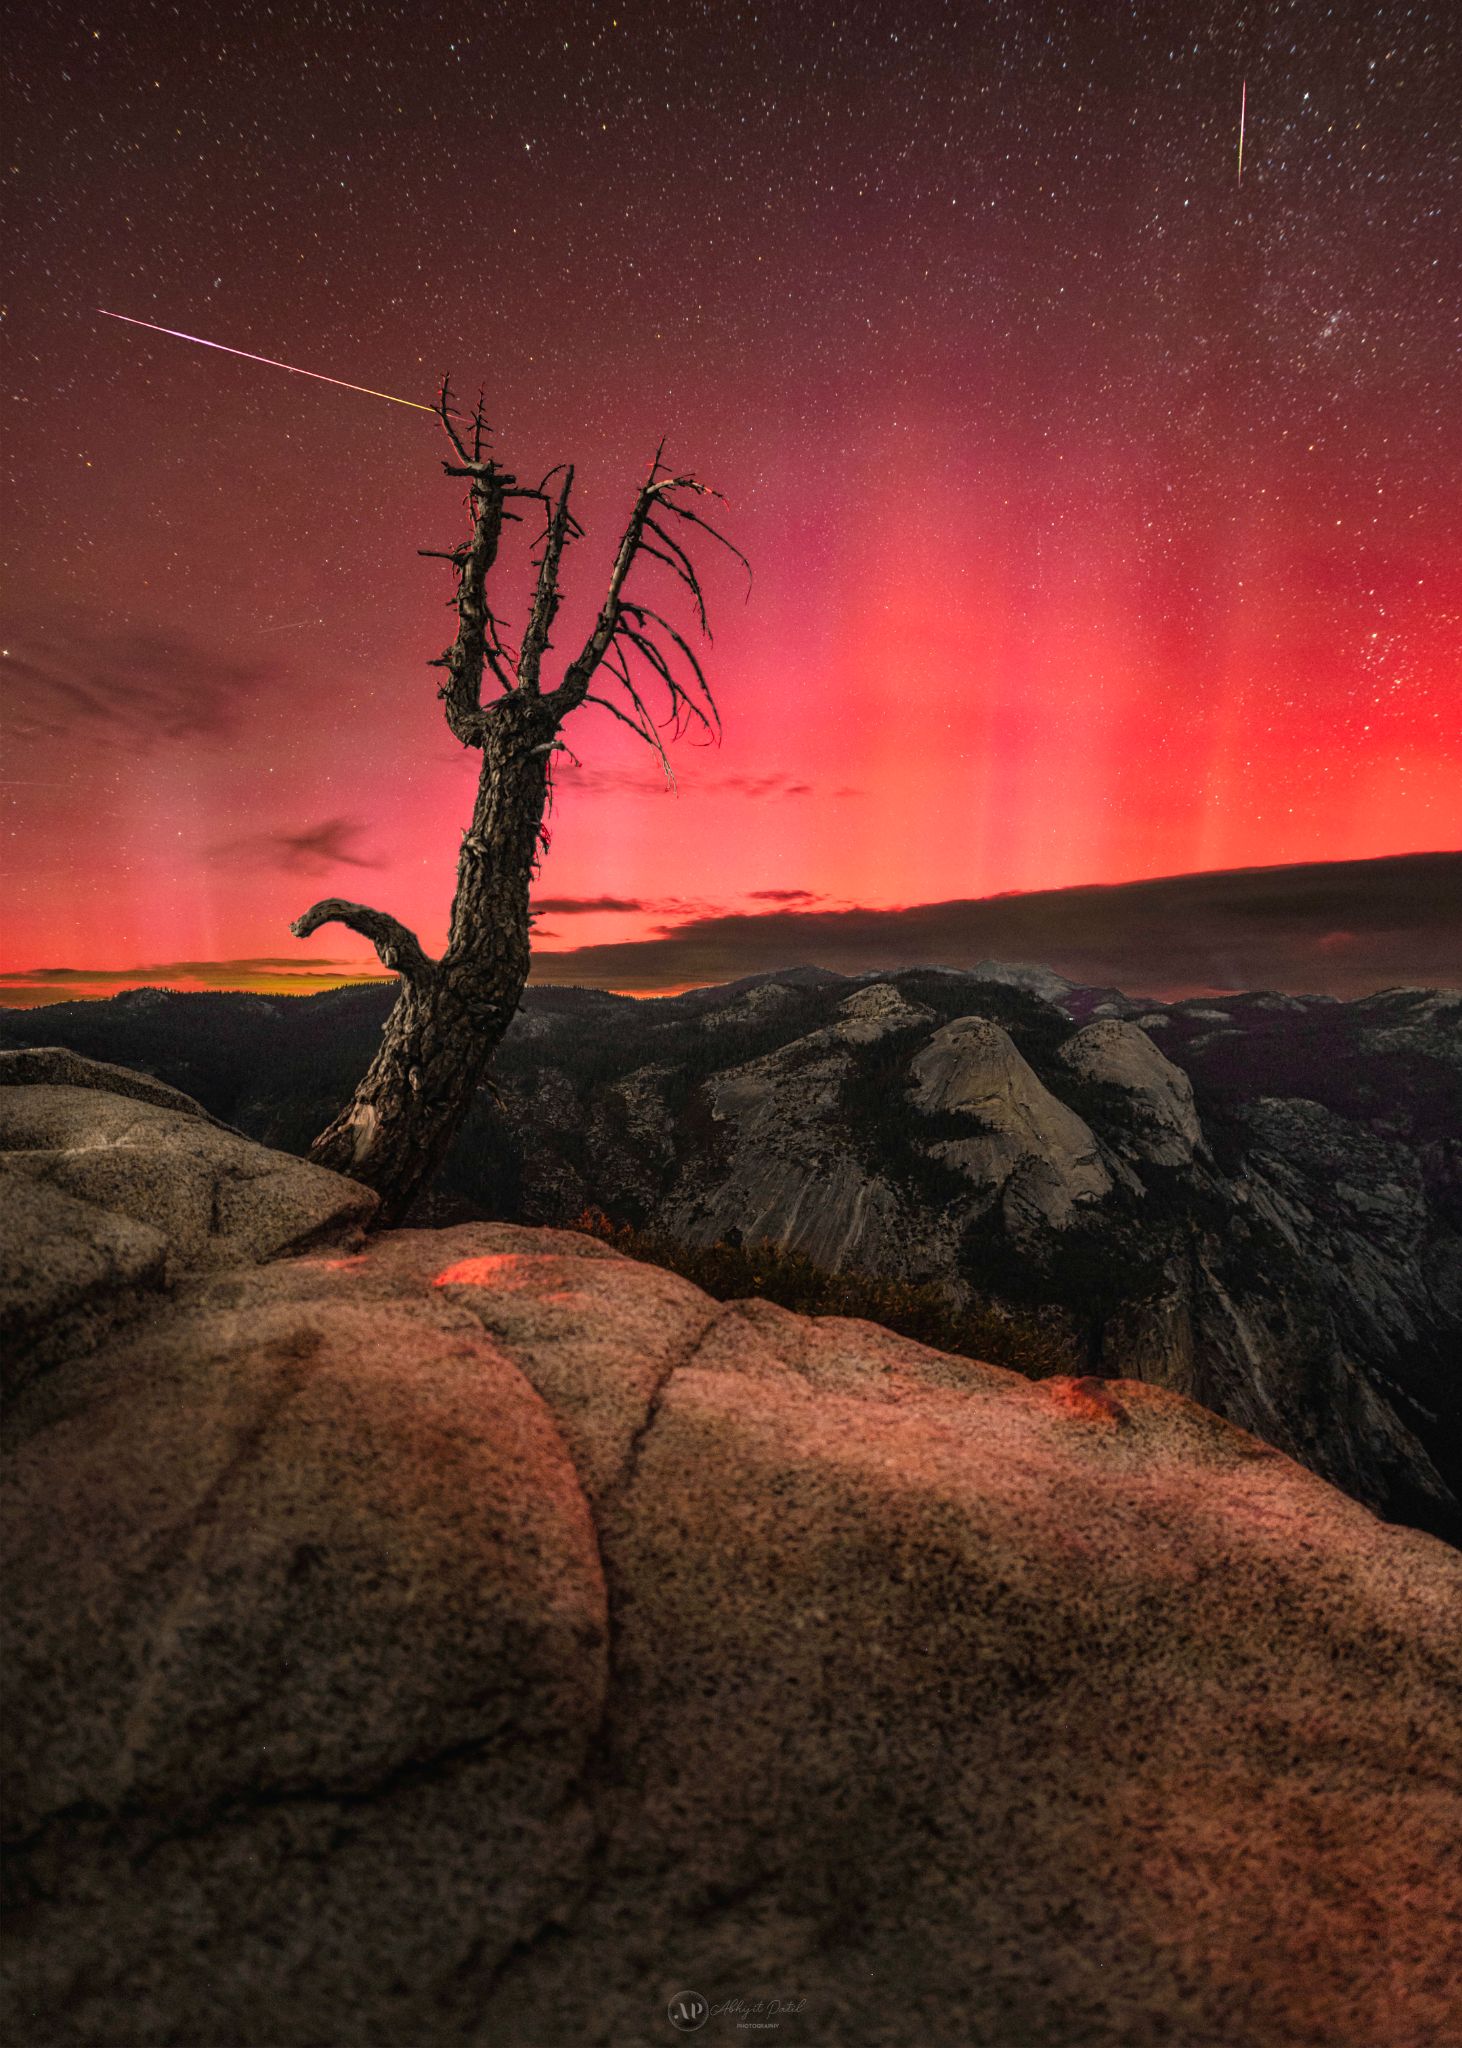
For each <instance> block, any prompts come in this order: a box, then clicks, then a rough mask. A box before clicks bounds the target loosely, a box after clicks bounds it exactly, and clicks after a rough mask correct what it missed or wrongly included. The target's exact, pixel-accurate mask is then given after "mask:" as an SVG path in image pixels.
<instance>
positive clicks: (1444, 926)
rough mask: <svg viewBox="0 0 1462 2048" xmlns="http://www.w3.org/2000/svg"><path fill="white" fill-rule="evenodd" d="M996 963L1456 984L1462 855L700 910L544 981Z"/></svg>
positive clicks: (1147, 988)
mask: <svg viewBox="0 0 1462 2048" xmlns="http://www.w3.org/2000/svg"><path fill="white" fill-rule="evenodd" d="M991 958H994V959H1002V960H1019V961H1029V962H1034V963H1038V964H1040V965H1042V966H1046V967H1053V968H1055V969H1056V971H1057V972H1058V973H1060V974H1064V975H1067V976H1069V978H1070V979H1071V980H1073V981H1079V982H1089V983H1095V984H1097V985H1099V986H1103V987H1105V986H1109V985H1110V986H1115V987H1118V988H1124V989H1127V990H1128V991H1130V992H1131V993H1133V994H1145V995H1157V996H1163V995H1165V996H1176V995H1187V994H1197V993H1201V992H1207V991H1218V990H1223V989H1244V988H1272V989H1283V990H1292V991H1294V992H1297V993H1313V994H1321V995H1327V994H1328V995H1337V996H1355V995H1362V994H1365V993H1368V992H1369V991H1371V990H1374V989H1377V988H1384V987H1387V986H1391V985H1394V984H1397V983H1416V984H1424V985H1439V986H1453V985H1456V984H1458V983H1462V854H1457V853H1435V854H1403V855H1399V856H1396V857H1394V858H1390V859H1384V860H1369V861H1334V862H1325V863H1316V864H1314V865H1309V866H1297V867H1276V868H1240V869H1233V870H1228V871H1221V872H1217V873H1211V874H1198V875H1177V876H1172V877H1167V878H1164V879H1162V880H1158V881H1150V882H1127V883H1122V884H1118V885H1115V886H1111V887H1089V888H1080V889H1053V890H1045V891H1041V892H1039V893H1034V894H1030V895H1008V896H991V897H983V898H976V899H969V900H962V901H956V902H950V903H924V904H916V905H912V906H910V907H909V908H907V909H902V910H873V909H858V908H854V909H851V910H819V909H798V908H795V907H784V908H781V909H777V910H768V911H753V912H748V913H745V914H742V915H715V916H703V917H695V918H689V919H686V920H685V921H684V922H682V923H681V924H679V925H676V926H673V927H667V928H666V929H665V931H664V933H663V935H662V936H659V937H656V938H653V939H648V940H642V941H638V942H634V943H629V944H623V945H600V946H580V947H577V948H575V949H574V950H573V951H571V952H564V953H556V954H554V955H552V956H551V957H543V956H540V958H539V960H538V962H537V967H536V974H535V978H536V979H538V980H540V981H556V982H573V983H576V984H578V985H580V986H585V987H595V988H616V989H642V990H646V991H649V990H654V989H661V988H683V987H686V986H687V985H691V984H695V983H706V982H718V981H732V980H735V979H736V978H737V977H738V976H740V975H744V974H757V973H766V972H771V971H774V970H776V969H778V968H784V967H801V966H807V965H814V966H820V967H830V968H835V969H839V970H841V971H842V972H844V973H863V972H866V971H868V970H870V969H874V968H880V967H915V966H931V965H932V966H946V967H971V966H974V965H975V964H976V963H977V962H978V961H980V960H983V959H991Z"/></svg>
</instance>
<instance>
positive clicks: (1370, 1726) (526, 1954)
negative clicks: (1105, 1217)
mask: <svg viewBox="0 0 1462 2048" xmlns="http://www.w3.org/2000/svg"><path fill="white" fill-rule="evenodd" d="M81 1206H83V1208H84V1212H85V1213H88V1214H90V1213H94V1210H93V1209H91V1208H89V1207H86V1205H81ZM5 1528H6V1543H7V1550H8V1556H9V1571H10V1583H11V1586H12V1589H13V1592H12V1598H11V1600H10V1601H9V1603H8V1607H9V1615H8V1630H9V1641H8V1645H7V1653H6V1669H7V1671H8V1672H9V1674H10V1678H9V1688H10V1694H11V1699H10V1727H11V1748H12V1752H13V1754H12V1769H11V1773H10V1780H11V1797H10V1801H9V1818H8V1821H7V1826H8V1827H9V1828H10V1829H11V1831H12V1835H13V1839H12V1840H11V1841H10V1843H9V1846H8V1852H7V1855H6V1860H5V1868H6V1873H7V1885H8V1888H9V1892H10V1895H11V1936H10V1960H9V1987H10V1988H9V1993H8V1997H9V2007H8V2015H7V2022H6V2039H7V2040H8V2041H10V2042H13V2043H16V2044H18V2048H20V2044H23V2048H31V2044H35V2048H40V2044H42V2043H44V2044H45V2048H386V2044H388V2043H389V2044H391V2048H559V2044H567V2043H571V2042H572V2043H576V2044H579V2043H587V2044H601V2048H611V2044H612V2048H638V2044H642V2043H643V2044H650V2043H664V2042H666V2041H668V2040H672V2039H674V2038H676V2036H675V2030H674V2028H673V2027H672V2026H671V2025H670V2022H669V2020H668V2018H667V2006H668V2004H669V2001H670V2000H671V1999H672V1998H673V1997H674V1996H675V1995H676V1994H677V1993H683V1992H688V1991H689V1992H694V1993H696V1994H698V1995H699V1997H701V1998H702V1999H704V2000H705V2001H706V2002H707V2003H708V2004H709V2005H710V2006H711V2007H712V2008H714V2010H713V2011H712V2013H711V2015H710V2017H709V2018H708V2019H707V2020H706V2022H705V2025H704V2028H703V2030H701V2038H702V2039H704V2040H707V2041H713V2040H732V2039H740V2038H744V2034H742V2033H741V2032H740V2031H739V2030H738V2027H737V2018H738V2016H740V2017H744V2016H745V2015H744V2014H743V2015H738V2014H737V2013H736V2012H735V2011H734V2010H732V2009H731V2008H732V2007H733V2005H734V2002H735V2001H737V2000H743V2001H746V2002H747V2004H748V2005H750V2004H753V2003H754V2002H755V2001H758V2000H762V2001H771V2000H775V2001H778V2002H779V2006H780V2008H781V2010H780V2012H779V2024H778V2026H777V2029H776V2031H775V2032H774V2033H771V2034H770V2038H772V2039H774V2040H776V2041H778V2042H789V2043H790V2042H806V2043H809V2044H818V2048H826V2044H838V2048H906V2044H907V2048H914V2044H919V2048H927V2044H930V2043H934V2044H940V2048H943V2044H948V2048H997V2044H998V2048H1010V2044H1019V2048H1047V2044H1049V2048H1077V2044H1079V2048H1158V2044H1162V2048H1175V2044H1181V2048H1209V2044H1212V2048H1220V2044H1222V2048H1319V2044H1321V2043H1323V2044H1324V2048H1437V2044H1440V2043H1442V2042H1446V2041H1449V2040H1456V2039H1462V2010H1459V2007H1458V2003H1457V1988H1456V1972H1455V1957H1456V1955H1457V1953H1458V1952H1459V1943H1462V1879H1459V1873H1458V1867H1457V1866H1458V1844H1459V1842H1462V1791H1459V1786H1462V1730H1459V1716H1458V1708H1457V1702H1458V1700H1459V1698H1462V1633H1459V1630H1458V1626H1457V1624H1458V1616H1459V1614H1462V1560H1459V1559H1458V1558H1457V1557H1456V1556H1455V1555H1454V1554H1453V1553H1452V1552H1450V1551H1448V1550H1447V1549H1446V1548H1444V1547H1443V1546H1442V1545H1440V1544H1439V1543H1437V1542H1435V1541H1433V1540H1432V1539H1430V1538H1428V1537H1425V1536H1421V1535H1418V1534H1414V1533H1411V1532H1406V1531H1401V1530H1398V1529H1395V1528H1390V1527H1387V1526H1386V1525H1384V1524H1382V1523H1380V1522H1378V1521H1377V1520H1375V1519H1374V1518H1373V1517H1372V1516H1371V1515H1370V1514H1369V1513H1368V1512H1367V1511H1366V1510H1365V1509H1363V1508H1361V1507H1359V1506H1358V1505H1356V1504H1355V1503H1354V1502H1352V1501H1350V1500H1348V1499H1346V1498H1345V1497H1344V1496H1343V1495H1341V1494H1339V1493H1337V1492H1335V1491H1334V1490H1332V1489H1331V1488H1330V1487H1328V1486H1327V1485H1325V1484H1324V1482H1322V1481H1321V1480H1319V1479H1317V1478H1315V1477H1314V1476H1313V1475H1312V1474H1310V1473H1308V1472H1306V1471H1304V1470H1303V1469H1301V1468H1300V1467H1299V1466H1297V1465H1295V1464H1292V1463H1291V1462H1289V1461H1288V1460H1287V1459H1285V1458H1283V1457H1281V1456H1279V1455H1278V1454H1276V1453H1274V1452H1271V1451H1268V1450H1266V1449H1265V1448H1264V1447H1263V1446H1261V1445H1260V1444H1258V1443H1257V1442H1256V1441H1255V1440H1254V1439H1252V1438H1250V1437H1248V1436H1246V1435H1244V1434H1243V1433H1242V1432H1240V1431H1238V1430H1236V1429H1234V1428H1233V1427H1231V1426H1230V1425H1229V1424H1227V1423H1224V1422H1222V1421H1220V1420H1218V1419H1217V1418H1216V1417H1214V1416H1212V1415H1210V1414H1209V1413H1207V1412H1206V1411H1205V1410H1203V1409H1201V1408H1199V1407H1197V1406H1196V1405H1195V1404H1193V1403H1192V1402H1190V1401H1188V1400H1186V1399H1184V1398H1182V1397H1181V1396H1179V1395H1176V1394H1172V1393H1169V1392H1166V1391H1165V1390H1163V1389H1161V1388H1155V1387H1151V1386H1147V1385H1142V1384H1137V1383H1133V1382H1111V1381H1100V1382H1099V1381H1094V1380H1072V1379H1056V1380H1048V1381H1043V1382H1031V1381H1026V1380H1023V1379H1020V1378H1018V1377H1016V1376H1014V1375H1011V1374H1008V1373H1004V1372H1001V1371H998V1370H996V1369H994V1368H992V1367H986V1366H981V1365H977V1364H972V1363H971V1362H969V1361H968V1360H964V1359H955V1358H949V1357H945V1356H942V1355H940V1354H938V1353H934V1352H930V1351H927V1350H924V1349H923V1348H922V1347H920V1346H918V1345H915V1344H912V1343H909V1342H907V1341H905V1340H903V1339H899V1338H895V1337H892V1336H890V1335H889V1334H888V1333H887V1332H884V1331H882V1330H879V1329H876V1328H874V1327H873V1326H871V1325H867V1324H859V1323H849V1322H841V1321H833V1320H824V1321H816V1320H808V1319H805V1318H802V1317H798V1316H793V1315H789V1314H787V1313H786V1312H784V1311H782V1310H779V1309H776V1308H773V1307H772V1306H770V1305H769V1304H766V1303H757V1302H748V1303H740V1304H730V1305H720V1304H717V1303H715V1302H713V1301H711V1300H709V1299H708V1298H707V1297H706V1296H704V1295H702V1294H701V1293H700V1292H699V1291H698V1290H697V1289H695V1288H694V1287H692V1286H690V1285H689V1284H688V1283H686V1282H684V1281H682V1280H680V1279H678V1278H676V1277H675V1276H673V1275H670V1274H667V1273H664V1272H661V1271H659V1270H658V1269H656V1268H653V1267H649V1266H644V1265H638V1264H635V1263H633V1262H631V1261H628V1260H625V1259H622V1258H620V1257H618V1256H617V1255H615V1254H614V1253H612V1252H610V1251H608V1250H607V1249H606V1248H605V1247H604V1246H603V1245H601V1244H598V1243H596V1242H594V1241H592V1240H589V1239H586V1238H581V1237H575V1236H572V1235H569V1234H565V1233H557V1232H551V1231H535V1230H528V1229H520V1228H514V1227H511V1226H489V1225H482V1226H471V1227H468V1228H463V1229H458V1230H451V1231H442V1232H427V1231H422V1232H411V1231H404V1232H398V1233H394V1234H392V1235H390V1236H388V1237H384V1238H381V1239H378V1240H376V1241H374V1242H373V1243H372V1244H371V1245H370V1246H369V1247H368V1248H367V1249H366V1250H364V1251H362V1252H357V1253H353V1252H350V1251H348V1250H341V1249H338V1248H337V1249H327V1250H320V1251H315V1252H312V1253H308V1254H305V1255H302V1256H295V1257H290V1258H285V1259H279V1260H276V1261H274V1262H272V1263H268V1264H260V1265H248V1266H237V1267H234V1268H232V1269H230V1270H224V1271H215V1272H195V1273H193V1274H191V1275H184V1276H183V1277H181V1278H179V1279H177V1280H176V1281H175V1282H174V1283H173V1289H172V1292H171V1294H170V1295H169V1296H168V1297H167V1298H166V1299H165V1300H162V1301H160V1303H159V1305H158V1307H157V1308H156V1310H155V1311H154V1312H153V1313H151V1314H150V1315H148V1316H147V1317H146V1318H145V1319H144V1320H142V1321H141V1322H138V1323H135V1324H133V1325H132V1326H131V1327H129V1328H128V1329H127V1330H125V1331H123V1332H120V1333H118V1334H117V1335H115V1336H113V1337H112V1338H111V1339H110V1340H109V1341H107V1342H106V1343H104V1344H103V1345H101V1346H100V1347H98V1348H96V1349H94V1350H93V1351H92V1352H90V1353H89V1354H88V1355H85V1356H76V1357H72V1358H69V1359H67V1360H64V1361H62V1362H60V1363H57V1364H53V1365H52V1366H51V1367H50V1368H49V1369H48V1370H46V1371H45V1372H43V1373H39V1374H37V1375H36V1376H35V1377H34V1378H33V1379H32V1381H31V1382H30V1384H29V1385H28V1386H27V1387H26V1388H25V1389H24V1391H23V1392H22V1393H21V1395H20V1396H19V1398H18V1399H17V1400H16V1401H15V1403H14V1404H13V1407H12V1412H11V1423H10V1453H9V1458H8V1466H7V1472H6V1480H5ZM723 2008H724V2009H723Z"/></svg>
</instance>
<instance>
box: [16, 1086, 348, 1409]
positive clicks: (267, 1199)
mask: <svg viewBox="0 0 1462 2048" xmlns="http://www.w3.org/2000/svg"><path fill="white" fill-rule="evenodd" d="M376 1208H377V1201H376V1197H375V1195H374V1194H372V1193H371V1191H370V1190H369V1189H368V1188H363V1187H360V1186H358V1185H357V1184H356V1182H354V1181H351V1180H346V1179H345V1178H344V1177H343V1176H341V1175H340V1174H336V1173H327V1172H325V1171H323V1170H322V1169H321V1168H320V1167H318V1166H311V1165H310V1164H309V1163H308V1161H306V1160H303V1159H295V1158H293V1157H291V1156H290V1155H289V1154H288V1153H284V1152H274V1151H271V1150H270V1149H269V1148H268V1147H267V1146H264V1145H256V1144H254V1143H253V1142H252V1141H251V1140H250V1139H248V1138H241V1137H240V1136H239V1134H238V1132H237V1131H230V1130H229V1129H227V1128H226V1126H224V1125H222V1124H220V1123H218V1122H217V1121H216V1120H215V1119H214V1118H213V1117H211V1116H208V1115H207V1114H206V1113H205V1112H204V1111H203V1110H202V1109H200V1108H199V1106H198V1104H197V1103H196V1102H194V1101H193V1100H192V1099H191V1098H190V1097H189V1096H186V1095H183V1094H180V1093H179V1091H178V1090H177V1089H176V1088H169V1087H166V1086H165V1085H164V1084H163V1083H162V1082H159V1081H154V1080H152V1079H151V1078H150V1077H149V1076H147V1075H143V1074H131V1073H129V1072H128V1071H127V1069H126V1068H124V1067H114V1066H109V1065H107V1064H106V1063H104V1062H101V1061H97V1060H87V1059H83V1058H81V1057H80V1055H79V1054H77V1053H73V1052H68V1051H66V1050H65V1049H64V1048H62V1047H54V1046H48V1047H37V1048H34V1049H28V1050H25V1051H21V1052H5V1053H0V1259H3V1268H4V1271H3V1278H0V1346H3V1365H4V1372H5V1378H6V1382H7V1384H9V1383H12V1382H14V1381H17V1380H19V1379H22V1378H24V1377H26V1376H27V1375H28V1374H29V1373H30V1372H31V1371H32V1370H34V1369H36V1368H37V1367H39V1366H42V1365H45V1364H47V1363H48V1362H50V1361H51V1360H52V1359H54V1358H56V1357H58V1356H61V1355H64V1354H65V1352H66V1351H67V1350H68V1349H76V1348H79V1347H80V1346H81V1345H83V1344H85V1343H87V1342H90V1341H91V1340H92V1339H93V1338H94V1337H95V1336H96V1335H97V1334H98V1333H99V1332H101V1331H103V1330H104V1329H105V1328H106V1326H107V1324H108V1322H110V1321H113V1320H116V1319H119V1318H120V1317H122V1316H123V1315H126V1314H130V1313H132V1312H134V1311H135V1310H136V1309H137V1307H138V1305H139V1303H145V1302H146V1299H147V1297H148V1296H149V1295H152V1294H155V1293H157V1292H158V1291H160V1290H163V1289H165V1288H166V1287H167V1286H168V1285H169V1284H170V1283H171V1282H172V1281H173V1280H175V1279H176V1278H178V1277H179V1276H181V1275H183V1274H186V1273H189V1272H192V1271H196V1270H199V1269H214V1268H219V1267H228V1266H235V1265H238V1264H239V1263H240V1262H241V1261H246V1260H255V1259H267V1258H273V1257H275V1256H276V1255H277V1254H279V1253H281V1252H286V1251H292V1250H295V1249H298V1248H300V1247H303V1246H304V1245H307V1244H311V1243H314V1242H316V1241H318V1240H321V1239H326V1238H336V1237H343V1236H350V1235H352V1234H354V1235H355V1236H356V1237H357V1238H358V1237H359V1233H360V1230H361V1228H362V1226H363V1225H365V1224H366V1223H368V1222H369V1221H370V1219H371V1218H372V1216H374V1214H375V1211H376Z"/></svg>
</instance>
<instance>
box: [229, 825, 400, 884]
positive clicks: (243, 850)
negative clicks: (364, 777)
mask: <svg viewBox="0 0 1462 2048" xmlns="http://www.w3.org/2000/svg"><path fill="white" fill-rule="evenodd" d="M364 830H365V827H364V826H363V825H358V824H356V823H355V822H354V820H352V819H350V818H326V819H325V820H324V821H323V822H322V823H321V824H318V825H310V826H307V827H306V829H305V830H304V831H302V832H249V833H246V834H245V835H244V837H243V838H241V839H225V840H222V841H220V843H219V844H218V845H217V846H210V847H209V849H208V858H209V860H213V861H220V862H225V861H226V862H228V863H229V864H230V865H234V864H241V865H244V866H248V867H255V868H277V869H279V870H280V871H281V872H282V873H285V874H291V875H323V874H328V873H329V871H330V869H331V868H342V867H344V868H378V867H381V866H383V865H384V863H383V862H381V861H378V860H371V859H369V858H368V857H367V856H366V855H365V854H363V853H359V852H357V851H356V850H355V847H354V844H353V842H354V841H356V840H358V839H359V838H360V836H361V834H362V832H363V831H364Z"/></svg>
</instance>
